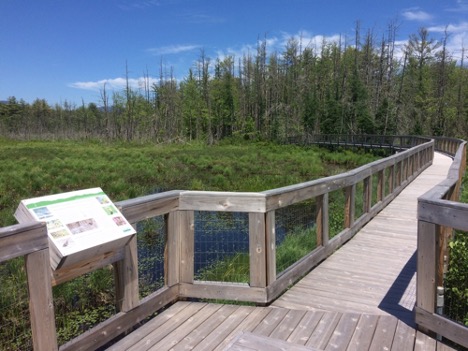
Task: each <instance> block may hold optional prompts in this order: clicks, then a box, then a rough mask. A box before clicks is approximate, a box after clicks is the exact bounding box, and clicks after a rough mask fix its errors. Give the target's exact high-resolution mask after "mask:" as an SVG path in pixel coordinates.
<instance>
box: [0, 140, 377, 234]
mask: <svg viewBox="0 0 468 351" xmlns="http://www.w3.org/2000/svg"><path fill="white" fill-rule="evenodd" d="M374 159H375V156H373V155H371V154H368V153H362V154H355V153H352V152H350V151H341V152H333V153H332V152H329V151H327V150H325V149H315V148H312V149H311V148H305V147H299V146H293V145H277V144H273V143H267V142H242V143H237V142H234V141H225V142H223V143H220V144H218V145H215V146H207V145H205V144H202V143H191V144H171V145H154V144H144V145H142V144H128V143H111V144H106V143H101V142H69V141H59V142H57V141H53V142H52V141H51V142H47V141H34V142H18V141H9V140H1V139H0V226H2V227H3V226H6V225H11V224H14V223H16V220H15V219H14V217H13V213H14V211H15V209H16V207H17V206H18V204H19V202H20V201H21V200H22V199H28V198H34V197H38V196H42V195H48V194H54V193H61V192H67V191H72V190H79V189H86V188H92V187H101V188H102V189H103V191H104V192H105V193H106V194H108V195H109V197H110V198H111V199H112V200H113V201H119V200H124V199H129V198H134V197H138V196H142V195H147V194H150V193H154V192H160V191H165V190H173V189H181V190H217V191H263V190H267V189H274V188H278V187H281V186H286V185H291V184H295V183H300V182H304V181H308V180H311V179H316V178H320V177H323V176H326V175H330V174H336V173H339V172H340V171H343V170H346V169H349V168H354V167H356V166H358V165H362V164H365V163H367V162H370V161H372V160H374Z"/></svg>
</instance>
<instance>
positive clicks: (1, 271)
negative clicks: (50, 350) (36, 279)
mask: <svg viewBox="0 0 468 351" xmlns="http://www.w3.org/2000/svg"><path fill="white" fill-rule="evenodd" d="M31 349H32V339H31V325H30V317H29V298H28V289H27V280H26V270H25V267H24V258H23V257H20V258H16V259H13V260H10V261H6V262H3V263H0V350H1V351H13V350H31Z"/></svg>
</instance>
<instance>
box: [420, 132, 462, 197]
mask: <svg viewBox="0 0 468 351" xmlns="http://www.w3.org/2000/svg"><path fill="white" fill-rule="evenodd" d="M453 141H456V142H459V145H458V147H457V151H456V153H455V155H454V157H453V162H452V164H451V166H450V168H449V171H448V173H447V177H446V179H444V180H443V181H442V182H440V183H439V184H437V185H436V186H435V187H433V188H432V189H430V190H429V191H428V192H426V193H425V194H423V195H422V196H421V197H419V199H418V200H419V201H420V202H434V201H438V200H443V199H444V197H445V196H446V195H447V193H448V192H449V191H450V190H451V189H452V188H453V187H454V186H455V185H456V184H457V182H458V181H459V177H460V171H461V169H462V168H463V167H465V166H466V165H465V160H464V158H465V157H466V155H465V150H466V144H467V142H466V141H463V140H460V139H453Z"/></svg>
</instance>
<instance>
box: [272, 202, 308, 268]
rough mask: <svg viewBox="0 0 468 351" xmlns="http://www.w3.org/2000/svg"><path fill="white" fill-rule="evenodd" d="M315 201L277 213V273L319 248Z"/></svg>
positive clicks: (295, 205)
mask: <svg viewBox="0 0 468 351" xmlns="http://www.w3.org/2000/svg"><path fill="white" fill-rule="evenodd" d="M316 211H317V210H316V203H315V199H313V200H308V201H303V202H300V203H296V204H294V205H291V206H286V207H283V208H280V209H278V210H276V211H275V233H276V272H278V274H281V272H283V271H284V270H285V269H286V268H288V267H289V266H291V265H292V264H294V263H296V262H297V261H299V260H300V259H301V258H302V257H304V256H305V255H307V254H308V253H309V252H311V251H312V250H314V249H315V248H316V247H317V235H316V230H315V219H316Z"/></svg>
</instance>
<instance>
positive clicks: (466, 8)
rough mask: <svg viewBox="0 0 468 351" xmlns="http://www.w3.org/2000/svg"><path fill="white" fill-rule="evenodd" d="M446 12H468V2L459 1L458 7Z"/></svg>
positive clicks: (466, 0) (464, 0) (467, 0)
mask: <svg viewBox="0 0 468 351" xmlns="http://www.w3.org/2000/svg"><path fill="white" fill-rule="evenodd" d="M446 11H449V12H457V13H461V12H468V0H457V6H456V7H451V8H448V9H447V10H446Z"/></svg>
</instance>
